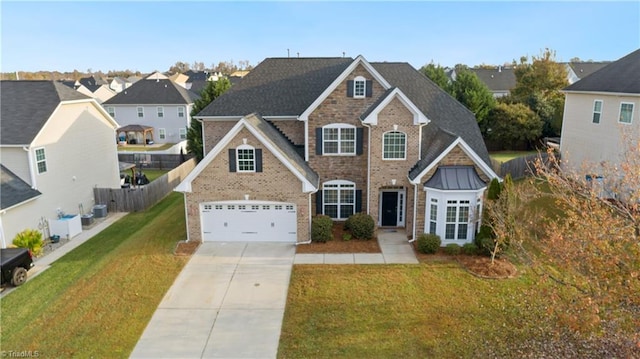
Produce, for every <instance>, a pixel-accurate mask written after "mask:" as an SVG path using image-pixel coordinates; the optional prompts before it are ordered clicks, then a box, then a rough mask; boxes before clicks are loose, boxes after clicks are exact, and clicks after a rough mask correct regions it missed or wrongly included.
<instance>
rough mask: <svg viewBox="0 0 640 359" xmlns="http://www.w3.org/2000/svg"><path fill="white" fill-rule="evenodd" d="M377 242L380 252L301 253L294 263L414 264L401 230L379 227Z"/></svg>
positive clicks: (409, 246) (415, 259) (411, 252)
mask: <svg viewBox="0 0 640 359" xmlns="http://www.w3.org/2000/svg"><path fill="white" fill-rule="evenodd" d="M378 244H379V245H380V250H381V251H382V253H330V254H329V253H327V254H322V253H301V254H296V257H295V259H294V262H293V263H294V264H392V263H393V264H396V263H409V264H416V263H418V259H417V258H416V255H415V253H414V251H413V247H412V245H411V243H409V242H408V241H407V235H406V234H405V233H404V231H403V230H400V231H396V230H393V229H388V230H384V229H381V230H380V231H379V232H378Z"/></svg>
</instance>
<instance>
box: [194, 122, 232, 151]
mask: <svg viewBox="0 0 640 359" xmlns="http://www.w3.org/2000/svg"><path fill="white" fill-rule="evenodd" d="M236 123H238V121H203V128H202V133H203V135H204V144H203V145H204V148H203V152H204V155H205V156H206V155H207V153H209V151H211V149H212V148H214V147H215V146H216V145H217V144H218V142H220V140H221V139H222V138H223V137H224V136H225V135H226V134H227V133H229V131H230V130H231V129H232V128H233V126H235V125H236Z"/></svg>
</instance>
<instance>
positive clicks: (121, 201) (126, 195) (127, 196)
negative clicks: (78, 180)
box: [93, 159, 196, 212]
mask: <svg viewBox="0 0 640 359" xmlns="http://www.w3.org/2000/svg"><path fill="white" fill-rule="evenodd" d="M195 165H196V160H195V159H190V160H188V161H187V162H185V163H183V164H182V165H180V166H179V167H176V168H174V169H173V170H171V171H169V172H167V173H165V174H164V175H163V176H161V177H159V178H157V179H156V180H154V181H153V182H151V183H149V184H147V185H144V186H136V187H134V188H94V189H93V195H94V198H95V203H96V204H105V205H107V211H109V212H138V211H144V210H146V209H147V208H149V207H151V206H153V205H154V204H156V203H158V202H159V201H160V200H161V199H163V198H164V197H166V196H167V195H168V194H169V193H171V191H173V189H174V188H175V187H176V186H177V185H178V184H179V183H180V182H182V180H183V179H184V178H185V177H186V176H187V174H189V172H191V170H193V168H194V167H195Z"/></svg>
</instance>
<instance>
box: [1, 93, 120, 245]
mask: <svg viewBox="0 0 640 359" xmlns="http://www.w3.org/2000/svg"><path fill="white" fill-rule="evenodd" d="M1 86H2V104H1V106H2V111H1V112H0V116H1V118H0V122H1V126H2V133H1V135H0V136H1V137H0V156H1V158H2V193H1V195H2V203H1V204H2V209H1V210H0V225H1V227H2V241H1V242H2V243H1V245H2V246H3V247H6V246H7V245H9V244H11V241H12V239H13V237H14V236H15V235H16V234H17V233H19V232H21V231H22V230H24V229H41V230H43V231H46V228H45V226H44V222H47V223H48V221H49V220H51V221H55V220H57V219H58V217H59V216H60V215H61V214H67V215H72V216H73V215H76V216H77V215H81V214H85V213H90V212H91V210H92V208H93V206H94V204H95V203H94V196H93V188H94V187H107V188H109V187H111V188H119V187H120V178H119V167H118V158H117V150H116V142H115V130H116V128H117V127H118V126H117V123H116V122H115V121H114V119H113V118H111V117H110V116H109V115H108V114H107V113H106V111H105V110H104V109H103V108H102V107H101V106H100V105H99V104H98V103H97V102H96V100H95V99H91V98H88V97H87V96H84V95H82V94H80V93H78V92H76V91H74V90H72V89H70V88H68V87H66V86H64V85H62V84H60V83H54V82H50V81H3V82H2V84H1ZM68 218H71V217H68ZM74 220H77V218H76V219H74ZM44 234H45V235H54V234H59V233H52V232H51V231H50V232H49V233H44Z"/></svg>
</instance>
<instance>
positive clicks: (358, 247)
mask: <svg viewBox="0 0 640 359" xmlns="http://www.w3.org/2000/svg"><path fill="white" fill-rule="evenodd" d="M332 232H333V239H332V240H330V241H328V242H326V243H318V242H311V243H309V244H301V245H299V246H296V253H381V251H380V246H379V245H378V241H377V240H376V239H375V235H374V238H373V239H369V240H364V239H351V240H348V241H345V240H344V239H342V238H343V237H342V236H343V234H344V233H348V232H347V231H345V230H344V228H343V224H342V223H335V224H334V225H333V229H332Z"/></svg>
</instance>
